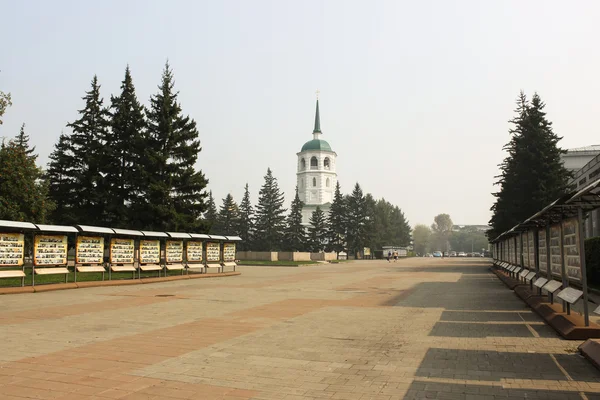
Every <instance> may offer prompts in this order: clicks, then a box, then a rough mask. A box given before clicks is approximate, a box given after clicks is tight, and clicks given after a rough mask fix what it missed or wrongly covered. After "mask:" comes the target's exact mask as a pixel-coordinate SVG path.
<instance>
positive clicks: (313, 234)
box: [308, 206, 327, 253]
mask: <svg viewBox="0 0 600 400" xmlns="http://www.w3.org/2000/svg"><path fill="white" fill-rule="evenodd" d="M309 222H310V226H309V227H308V237H309V245H310V251H311V252H313V253H318V252H320V251H323V249H324V248H325V241H326V238H327V218H326V217H325V213H324V212H323V210H321V207H319V206H317V209H316V210H315V211H313V213H312V215H311V217H310V221H309Z"/></svg>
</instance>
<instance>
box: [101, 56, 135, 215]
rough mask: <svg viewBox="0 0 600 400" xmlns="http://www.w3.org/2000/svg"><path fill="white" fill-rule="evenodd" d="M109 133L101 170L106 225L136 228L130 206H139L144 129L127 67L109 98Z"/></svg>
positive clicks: (107, 133) (106, 138)
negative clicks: (118, 91)
mask: <svg viewBox="0 0 600 400" xmlns="http://www.w3.org/2000/svg"><path fill="white" fill-rule="evenodd" d="M110 117H111V120H110V130H107V132H106V137H105V144H106V145H105V150H104V152H103V154H102V156H103V158H102V166H101V171H102V173H103V175H104V178H105V179H104V186H103V191H104V196H106V201H107V204H106V215H105V223H106V224H107V225H108V226H113V227H125V226H137V227H141V224H140V223H139V222H138V221H137V215H136V214H135V213H132V212H131V209H130V207H129V205H130V204H132V203H133V204H138V203H139V202H140V201H141V200H140V199H139V196H141V194H142V193H143V190H144V188H143V187H142V186H140V183H143V180H141V179H139V178H140V177H142V176H144V171H143V169H142V168H141V167H142V166H143V165H144V162H145V160H144V159H145V157H144V147H143V146H144V143H143V138H144V134H145V129H146V120H145V116H144V107H143V106H142V105H141V104H140V102H139V101H138V99H137V97H136V94H135V87H134V85H133V80H132V77H131V71H130V70H129V66H127V68H126V69H125V78H124V79H123V81H122V82H121V93H120V94H119V96H116V97H115V96H111V106H110Z"/></svg>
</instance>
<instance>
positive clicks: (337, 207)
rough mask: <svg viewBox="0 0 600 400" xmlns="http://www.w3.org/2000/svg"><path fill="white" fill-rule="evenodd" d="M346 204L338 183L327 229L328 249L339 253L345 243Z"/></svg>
mask: <svg viewBox="0 0 600 400" xmlns="http://www.w3.org/2000/svg"><path fill="white" fill-rule="evenodd" d="M346 209H347V208H346V202H345V199H344V196H343V195H342V192H341V189H340V183H339V182H337V183H336V185H335V193H334V196H333V202H332V203H331V208H330V209H329V224H328V229H327V243H328V245H327V246H328V249H329V250H332V251H335V252H336V253H339V252H341V251H343V250H344V248H345V243H346Z"/></svg>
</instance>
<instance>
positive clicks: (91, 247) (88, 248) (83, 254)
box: [75, 236, 104, 264]
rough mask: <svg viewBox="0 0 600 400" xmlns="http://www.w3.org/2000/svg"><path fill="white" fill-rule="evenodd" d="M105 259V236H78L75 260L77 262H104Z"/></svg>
mask: <svg viewBox="0 0 600 400" xmlns="http://www.w3.org/2000/svg"><path fill="white" fill-rule="evenodd" d="M103 261H104V238H103V237H99V236H77V246H76V247H75V262H76V263H77V264H102V262H103Z"/></svg>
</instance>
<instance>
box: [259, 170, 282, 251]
mask: <svg viewBox="0 0 600 400" xmlns="http://www.w3.org/2000/svg"><path fill="white" fill-rule="evenodd" d="M283 201H284V195H283V193H282V192H281V191H280V190H279V185H278V184H277V179H276V178H275V177H273V173H272V172H271V169H270V168H269V169H267V175H265V183H264V185H263V186H262V187H261V188H260V191H259V193H258V205H257V207H256V237H255V247H256V249H257V250H262V251H277V250H279V249H280V248H281V244H282V239H283V234H284V230H285V211H286V210H285V208H283Z"/></svg>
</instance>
